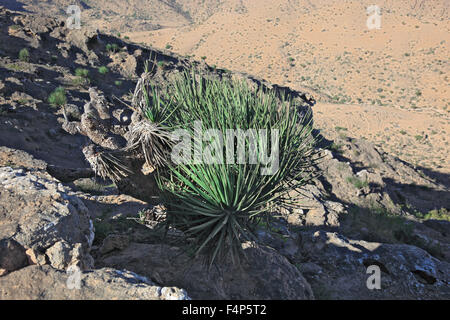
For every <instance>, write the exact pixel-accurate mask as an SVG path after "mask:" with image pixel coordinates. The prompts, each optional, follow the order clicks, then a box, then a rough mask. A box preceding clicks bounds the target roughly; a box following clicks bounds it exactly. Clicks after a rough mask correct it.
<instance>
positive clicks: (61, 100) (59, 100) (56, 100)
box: [48, 87, 67, 107]
mask: <svg viewBox="0 0 450 320" xmlns="http://www.w3.org/2000/svg"><path fill="white" fill-rule="evenodd" d="M48 102H49V103H50V104H51V105H52V106H53V107H61V106H63V105H65V104H66V103H67V97H66V90H65V89H64V88H63V87H58V88H56V89H55V90H54V91H53V92H52V93H51V94H50V96H49V97H48Z"/></svg>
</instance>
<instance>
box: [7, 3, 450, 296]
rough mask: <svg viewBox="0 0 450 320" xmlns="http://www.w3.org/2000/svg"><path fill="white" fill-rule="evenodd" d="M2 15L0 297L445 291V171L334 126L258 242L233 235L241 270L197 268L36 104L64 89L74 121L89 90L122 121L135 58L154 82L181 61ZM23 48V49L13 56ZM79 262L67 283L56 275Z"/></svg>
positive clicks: (158, 209)
mask: <svg viewBox="0 0 450 320" xmlns="http://www.w3.org/2000/svg"><path fill="white" fill-rule="evenodd" d="M0 25H1V26H2V28H1V29H0V41H1V43H2V46H1V48H0V299H16V298H28V299H35V298H39V299H59V298H64V299H80V298H82V299H114V298H116V299H117V298H118V299H129V298H131V299H187V298H192V299H202V298H212V299H449V298H450V286H449V281H450V279H449V274H450V272H449V271H450V241H449V240H450V239H449V238H450V221H449V219H450V218H449V213H448V210H449V209H450V196H449V195H450V193H449V187H450V177H449V176H448V175H447V174H444V173H438V172H433V171H431V170H429V169H425V168H422V169H421V170H418V169H417V168H416V167H413V166H412V165H410V164H408V163H406V162H404V161H402V160H400V159H398V158H396V157H394V156H391V155H390V154H387V153H385V152H384V151H382V150H381V149H379V148H378V147H376V146H374V145H373V144H372V143H370V142H368V141H367V140H364V139H356V138H352V137H349V136H347V134H338V135H336V136H335V137H334V138H333V140H327V139H325V138H324V139H323V140H322V142H321V144H320V146H319V147H320V152H321V154H322V155H323V160H322V161H321V163H320V164H319V167H320V169H321V170H322V171H323V175H322V176H320V177H319V178H317V179H315V180H314V181H313V183H311V184H310V185H308V186H307V187H306V188H305V190H304V191H303V192H302V194H293V195H292V196H294V197H298V198H299V199H301V203H302V206H301V207H300V208H298V209H295V210H292V211H288V210H281V209H280V211H279V212H274V214H273V224H272V226H271V228H270V229H269V230H268V229H267V228H264V226H261V229H260V230H259V232H258V236H259V243H244V244H243V247H244V252H246V253H247V255H246V257H247V258H246V260H245V261H243V263H242V265H241V266H240V267H236V266H233V265H231V264H230V265H228V264H222V265H220V266H215V267H214V268H212V269H211V270H207V268H206V267H205V266H204V264H203V261H202V260H197V259H191V256H190V254H189V253H188V252H184V251H183V250H182V249H181V248H180V245H179V244H178V243H177V241H176V239H175V238H176V234H175V235H173V236H172V238H174V239H172V238H170V239H168V240H167V239H166V240H164V241H162V240H161V237H160V232H159V229H158V228H157V225H158V223H159V222H160V219H161V217H163V214H162V212H163V208H162V206H160V205H158V204H155V203H153V204H150V203H148V202H144V201H143V200H142V199H137V198H141V197H137V198H133V197H131V196H128V195H124V194H119V193H118V189H117V188H116V187H115V186H114V184H111V183H110V182H108V181H102V180H101V179H99V178H96V177H94V176H93V175H92V172H91V171H90V170H89V164H88V163H87V162H86V160H85V158H84V155H83V152H82V148H83V146H85V144H86V142H87V139H86V137H85V136H83V135H81V134H79V133H77V132H73V133H74V134H69V133H68V132H67V131H68V128H67V121H66V119H65V117H64V115H63V112H62V110H61V109H60V108H57V107H53V106H51V105H50V104H49V103H48V96H49V95H50V93H51V92H52V91H53V90H54V89H55V88H56V87H59V86H63V87H64V88H65V90H66V93H67V97H68V101H67V106H66V111H67V112H66V116H68V117H69V118H70V120H72V122H77V121H79V120H80V119H81V118H82V117H83V112H84V108H85V104H87V103H88V102H89V101H90V100H92V90H91V91H89V88H95V92H97V94H102V95H103V96H104V97H105V98H106V100H107V103H108V106H110V108H111V113H112V114H113V118H114V119H115V120H114V119H113V120H114V121H116V122H115V123H116V124H120V123H121V122H123V121H127V117H130V112H129V111H130V110H128V111H127V108H128V107H127V106H126V105H125V104H127V103H129V102H130V99H131V95H130V92H131V90H133V89H134V87H135V85H136V81H137V79H138V77H139V75H140V74H141V73H142V70H143V65H144V62H145V61H147V60H148V59H150V60H155V68H156V69H155V70H154V72H153V77H154V79H155V81H157V82H159V83H164V81H166V79H167V78H168V77H169V76H170V75H171V74H173V73H176V72H178V71H180V70H182V69H183V68H184V67H186V66H188V65H189V64H190V61H189V60H188V59H186V58H181V57H179V56H176V55H169V54H165V53H162V52H160V51H157V50H154V49H152V48H149V47H145V46H139V45H136V44H132V43H129V42H128V41H127V40H125V39H121V38H117V37H115V36H111V35H107V34H103V33H99V32H97V31H95V30H90V29H88V28H83V29H81V30H69V29H67V28H66V27H65V26H64V23H62V22H58V21H57V20H54V19H51V18H45V17H42V16H37V15H30V14H22V13H18V12H11V11H9V10H5V9H1V10H0ZM4 44H7V45H4ZM108 44H109V45H110V46H109V47H110V48H111V45H113V44H115V45H116V47H115V48H116V49H114V50H107V45H108ZM23 48H27V49H28V51H29V53H30V54H29V57H28V58H27V59H23V58H22V59H19V52H20V50H22V49H23ZM102 66H105V67H107V70H108V72H106V73H102V72H99V68H100V67H102ZM198 67H199V68H200V69H201V70H203V72H204V73H205V74H206V73H207V74H213V73H214V74H216V73H218V74H220V73H222V74H229V72H227V71H224V70H219V69H215V68H212V67H209V66H208V65H206V64H205V63H203V64H200V65H199V66H198ZM77 68H83V69H86V70H88V73H89V75H88V76H87V77H83V76H80V75H76V69H77ZM235 76H239V77H243V78H245V79H247V80H248V81H249V83H252V84H255V85H268V86H271V85H270V84H268V83H266V82H264V81H262V80H258V79H255V78H253V77H250V76H247V75H245V74H235ZM275 88H276V89H277V90H289V89H288V88H282V87H278V86H275ZM294 93H295V92H294ZM296 95H297V96H298V97H299V99H303V100H305V102H309V103H313V100H311V98H310V97H309V96H305V95H303V94H301V93H299V92H297V93H296ZM114 97H117V99H116V98H114ZM119 99H120V100H121V101H123V102H124V103H125V104H124V103H122V102H120V101H119ZM313 110H314V107H313ZM67 113H68V115H67ZM69 129H70V128H69ZM69 131H70V130H69ZM61 172H62V173H64V174H61ZM68 172H69V173H72V174H75V172H76V173H77V174H78V175H79V177H78V179H67V177H68V176H70V174H68ZM72 180H73V181H72ZM371 265H376V266H378V267H379V268H380V269H381V272H382V273H381V289H380V290H369V289H368V288H367V286H366V280H367V278H368V274H367V273H366V270H367V267H368V266H371ZM77 268H79V269H80V270H82V273H81V274H79V284H80V289H79V290H76V289H71V286H70V285H69V284H70V279H73V276H74V273H73V272H74V271H73V270H75V269H77Z"/></svg>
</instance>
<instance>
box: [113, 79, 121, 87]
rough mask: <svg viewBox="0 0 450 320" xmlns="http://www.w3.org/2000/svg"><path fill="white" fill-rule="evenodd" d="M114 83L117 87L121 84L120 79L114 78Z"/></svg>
mask: <svg viewBox="0 0 450 320" xmlns="http://www.w3.org/2000/svg"><path fill="white" fill-rule="evenodd" d="M114 84H115V85H116V86H117V87H120V86H121V85H122V81H120V80H116V81H114Z"/></svg>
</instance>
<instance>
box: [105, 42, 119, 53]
mask: <svg viewBox="0 0 450 320" xmlns="http://www.w3.org/2000/svg"><path fill="white" fill-rule="evenodd" d="M106 51H108V52H118V51H120V48H119V45H118V44H117V43H108V44H107V45H106Z"/></svg>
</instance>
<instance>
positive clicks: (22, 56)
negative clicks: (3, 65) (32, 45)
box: [19, 48, 30, 62]
mask: <svg viewBox="0 0 450 320" xmlns="http://www.w3.org/2000/svg"><path fill="white" fill-rule="evenodd" d="M19 60H20V61H23V62H28V61H29V60H30V53H29V52H28V49H27V48H23V49H22V50H20V51H19Z"/></svg>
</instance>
